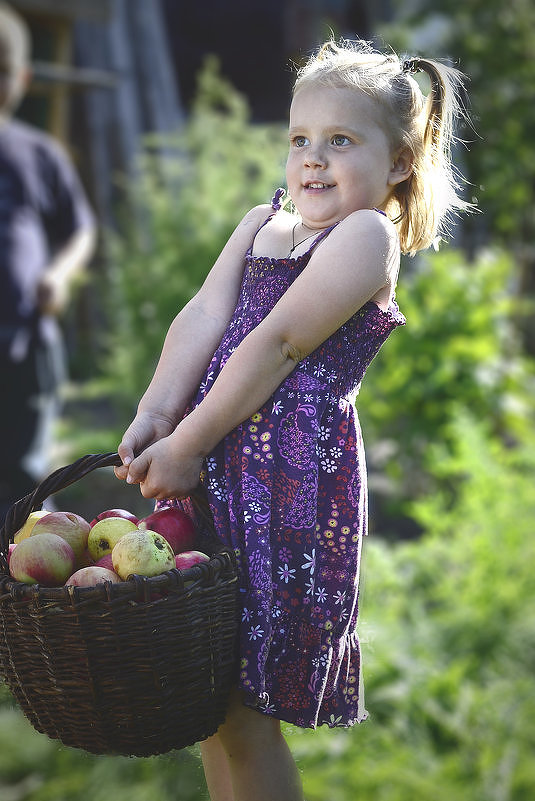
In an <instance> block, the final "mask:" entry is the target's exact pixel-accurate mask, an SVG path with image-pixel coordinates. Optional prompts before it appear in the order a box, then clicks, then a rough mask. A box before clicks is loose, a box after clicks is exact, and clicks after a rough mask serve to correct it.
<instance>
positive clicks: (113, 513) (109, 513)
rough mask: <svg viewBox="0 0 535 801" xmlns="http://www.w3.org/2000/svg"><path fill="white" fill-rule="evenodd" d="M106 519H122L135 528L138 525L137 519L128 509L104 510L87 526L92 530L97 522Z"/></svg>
mask: <svg viewBox="0 0 535 801" xmlns="http://www.w3.org/2000/svg"><path fill="white" fill-rule="evenodd" d="M107 517H124V519H125V520H131V521H132V523H135V524H136V526H137V524H138V523H139V519H138V518H137V517H136V516H135V515H133V514H132V512H129V511H128V509H106V511H105V512H101V513H100V514H98V515H97V516H96V517H95V518H94V519H93V520H92V521H91V523H90V524H89V525H90V526H91V528H93V526H94V525H95V523H98V521H99V520H105V519H106V518H107Z"/></svg>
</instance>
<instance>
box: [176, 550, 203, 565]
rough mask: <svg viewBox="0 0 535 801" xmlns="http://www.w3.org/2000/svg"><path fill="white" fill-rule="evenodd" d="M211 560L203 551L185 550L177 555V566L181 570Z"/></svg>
mask: <svg viewBox="0 0 535 801" xmlns="http://www.w3.org/2000/svg"><path fill="white" fill-rule="evenodd" d="M209 561H210V557H209V556H208V555H207V554H205V553H203V552H202V551H183V552H182V553H177V554H176V555H175V567H177V568H178V569H179V570H187V569H188V567H193V565H199V564H201V563H202V562H209Z"/></svg>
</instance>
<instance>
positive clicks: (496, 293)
mask: <svg viewBox="0 0 535 801" xmlns="http://www.w3.org/2000/svg"><path fill="white" fill-rule="evenodd" d="M513 270H514V265H513V264H512V262H511V259H509V258H508V257H507V256H506V255H505V254H504V253H501V252H498V251H489V252H486V253H484V254H482V255H481V256H480V257H479V258H478V259H477V260H476V261H475V262H474V263H472V264H468V263H466V260H465V258H464V257H463V255H462V253H461V252H458V251H455V250H451V249H446V250H444V251H441V252H439V253H433V254H427V255H424V256H421V257H420V258H419V259H418V261H417V262H416V263H415V266H414V267H413V268H412V270H411V271H410V272H407V274H404V273H403V271H402V275H401V278H400V282H399V288H398V292H397V297H398V302H399V305H400V308H401V310H402V311H403V313H404V314H405V316H406V318H407V325H406V326H405V327H404V328H402V329H398V330H397V331H396V332H395V333H394V334H393V335H392V337H391V338H390V339H389V341H388V342H387V343H386V344H385V346H384V348H383V349H382V350H381V351H380V352H379V354H378V356H377V357H376V359H375V360H374V362H373V363H372V364H371V366H370V368H369V370H368V372H367V374H366V378H365V380H364V382H363V388H362V390H361V393H360V395H359V397H358V398H357V406H358V408H359V414H360V416H361V418H362V426H363V430H364V433H365V437H366V440H367V441H369V443H370V446H369V462H370V472H371V473H372V474H373V473H374V472H375V471H380V472H381V473H384V474H386V475H388V476H389V477H390V479H391V488H392V491H393V492H394V495H395V497H397V498H400V499H402V500H401V502H404V500H405V499H409V500H410V499H413V498H415V497H417V496H418V495H419V494H420V493H422V492H423V491H425V492H429V491H431V490H432V489H433V490H436V489H437V487H438V483H439V482H442V480H443V479H442V477H438V476H432V475H431V473H430V471H429V470H428V468H427V465H426V464H425V461H424V454H425V451H426V449H427V447H428V443H433V442H438V443H442V444H444V446H447V445H448V443H449V444H450V445H451V423H452V421H454V420H455V419H456V417H457V415H458V412H459V409H461V410H463V409H469V410H470V411H471V413H472V414H474V416H475V417H476V418H478V419H484V420H486V421H487V423H488V425H489V430H490V431H491V433H492V434H497V435H499V436H500V437H502V438H503V439H505V440H521V439H523V437H524V436H525V434H526V432H527V431H529V430H530V428H531V426H532V424H533V400H532V398H533V383H534V382H533V379H534V373H533V365H532V364H531V363H530V362H529V361H528V360H526V358H525V357H524V356H523V355H522V350H521V346H520V344H519V341H518V336H517V334H516V333H515V328H514V321H515V316H516V314H517V311H518V301H514V300H513V298H512V294H511V292H512V283H513ZM385 444H387V445H388V447H385ZM381 454H384V456H382V455H381ZM394 511H395V512H396V513H399V511H400V509H399V504H397V503H394Z"/></svg>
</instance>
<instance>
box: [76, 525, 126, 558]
mask: <svg viewBox="0 0 535 801" xmlns="http://www.w3.org/2000/svg"><path fill="white" fill-rule="evenodd" d="M135 530H136V524H135V523H133V522H132V521H131V520H127V519H126V518H125V517H105V518H103V519H102V520H99V521H98V522H96V523H95V525H94V526H93V528H92V529H91V530H90V532H89V537H88V538H87V548H88V550H89V553H90V554H91V557H92V558H93V559H94V560H95V562H96V561H97V560H98V559H100V557H101V556H104V554H107V553H111V551H112V550H113V547H114V545H116V544H117V543H118V542H119V540H120V539H121V537H123V536H124V535H125V534H127V533H128V532H129V531H135Z"/></svg>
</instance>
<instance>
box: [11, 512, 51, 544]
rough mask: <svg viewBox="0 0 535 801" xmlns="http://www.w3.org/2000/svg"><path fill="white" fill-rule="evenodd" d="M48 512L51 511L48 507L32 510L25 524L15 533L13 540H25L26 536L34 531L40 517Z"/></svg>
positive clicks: (15, 541) (16, 541)
mask: <svg viewBox="0 0 535 801" xmlns="http://www.w3.org/2000/svg"><path fill="white" fill-rule="evenodd" d="M47 514H49V512H48V511H47V510H46V509H37V510H36V511H35V512H30V514H29V515H28V517H27V518H26V522H25V523H24V525H23V526H21V528H19V530H18V531H17V532H16V533H15V536H14V537H13V542H14V543H18V542H20V541H21V540H25V539H26V537H29V536H30V534H31V533H32V528H33V527H34V526H35V524H36V523H37V521H38V520H39V518H41V517H45V515H47Z"/></svg>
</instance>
